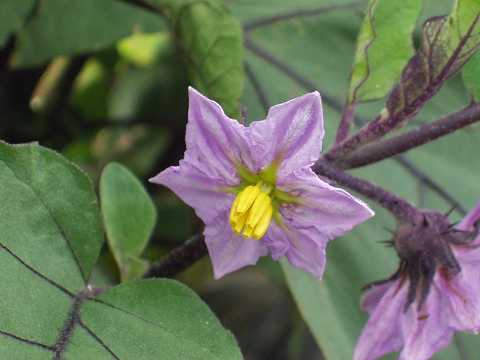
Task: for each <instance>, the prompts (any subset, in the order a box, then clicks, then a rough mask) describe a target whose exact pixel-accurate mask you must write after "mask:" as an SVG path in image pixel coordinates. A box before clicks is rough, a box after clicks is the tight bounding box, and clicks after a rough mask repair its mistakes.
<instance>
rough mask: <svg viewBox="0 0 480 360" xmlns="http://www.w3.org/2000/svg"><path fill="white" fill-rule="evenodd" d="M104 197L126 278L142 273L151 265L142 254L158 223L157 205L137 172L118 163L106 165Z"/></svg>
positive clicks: (109, 232) (112, 245) (102, 181)
mask: <svg viewBox="0 0 480 360" xmlns="http://www.w3.org/2000/svg"><path fill="white" fill-rule="evenodd" d="M100 199H101V204H102V215H103V219H104V224H105V229H106V232H107V239H108V244H109V246H110V249H111V250H112V253H113V255H114V257H115V260H116V262H117V264H118V266H119V268H120V274H121V277H122V279H123V280H128V279H131V278H135V277H139V276H141V275H142V274H143V273H144V272H145V271H146V267H147V266H148V263H147V262H145V261H142V260H141V259H140V256H141V255H142V252H143V250H144V249H145V246H146V245H147V243H148V240H149V238H150V236H151V234H152V231H153V228H154V226H155V221H156V217H157V213H156V210H155V205H153V202H152V200H151V199H150V197H149V195H148V194H147V192H146V191H145V189H144V188H143V185H142V183H141V182H140V181H139V180H138V179H137V178H136V177H135V175H133V174H132V173H131V172H130V171H129V170H128V169H127V168H126V167H124V166H123V165H120V164H118V163H110V164H109V165H107V166H106V167H105V168H104V170H103V172H102V176H101V178H100Z"/></svg>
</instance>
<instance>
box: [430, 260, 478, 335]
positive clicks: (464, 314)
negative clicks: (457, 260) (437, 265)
mask: <svg viewBox="0 0 480 360" xmlns="http://www.w3.org/2000/svg"><path fill="white" fill-rule="evenodd" d="M476 252H477V256H478V251H476ZM477 259H478V260H479V261H480V257H477ZM461 265H462V271H461V272H460V273H459V274H457V275H456V276H455V277H454V278H453V279H449V280H446V279H444V278H443V277H441V276H438V280H437V281H436V283H437V285H438V287H439V288H440V290H441V291H442V293H443V296H444V297H445V298H446V300H447V303H448V305H449V306H450V313H451V315H450V325H451V326H452V327H453V328H455V330H459V331H473V332H478V331H480V298H479V294H480V273H479V271H478V270H479V264H478V263H476V264H475V265H474V266H472V264H469V263H468V262H465V261H462V263H461ZM445 311H446V310H445Z"/></svg>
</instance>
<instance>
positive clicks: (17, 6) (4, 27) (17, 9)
mask: <svg viewBox="0 0 480 360" xmlns="http://www.w3.org/2000/svg"><path fill="white" fill-rule="evenodd" d="M34 4H35V0H2V1H0V47H3V45H4V44H5V41H6V40H7V38H8V35H10V34H11V33H13V32H16V31H18V30H20V28H21V27H22V25H23V24H24V22H25V18H26V16H27V15H28V14H29V13H30V11H32V8H33V5H34Z"/></svg>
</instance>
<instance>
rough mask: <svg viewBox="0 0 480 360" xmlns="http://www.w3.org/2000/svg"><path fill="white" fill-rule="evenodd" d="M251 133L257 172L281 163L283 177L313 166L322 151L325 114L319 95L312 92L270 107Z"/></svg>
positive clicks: (251, 129)
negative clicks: (277, 162) (273, 163)
mask: <svg viewBox="0 0 480 360" xmlns="http://www.w3.org/2000/svg"><path fill="white" fill-rule="evenodd" d="M249 133H250V137H251V142H252V144H254V145H253V146H254V148H253V152H252V155H253V156H254V160H255V164H256V169H261V168H263V167H265V166H268V165H270V164H271V163H272V161H274V160H280V161H281V162H280V164H281V165H280V168H279V173H280V174H289V173H291V172H292V171H293V170H295V169H298V168H302V167H305V166H310V165H312V164H313V163H314V162H315V161H316V160H317V159H318V158H319V156H320V152H321V150H322V139H323V135H324V130H323V115H322V104H321V99H320V94H319V93H318V92H312V93H309V94H306V95H303V96H301V97H298V98H295V99H293V100H290V101H287V102H285V103H283V104H279V105H275V106H273V107H271V108H270V110H269V112H268V114H267V118H266V119H265V120H262V121H256V122H254V123H253V124H252V125H251V126H250V128H249Z"/></svg>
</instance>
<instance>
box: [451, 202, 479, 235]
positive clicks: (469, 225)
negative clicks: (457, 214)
mask: <svg viewBox="0 0 480 360" xmlns="http://www.w3.org/2000/svg"><path fill="white" fill-rule="evenodd" d="M479 219H480V202H479V203H478V204H477V205H476V206H475V207H474V208H473V209H472V210H470V212H469V213H468V214H467V216H465V217H464V218H463V220H462V221H461V222H460V223H459V224H458V226H457V229H460V230H467V231H468V230H473V225H474V224H475V222H477V221H478V220H479Z"/></svg>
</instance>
